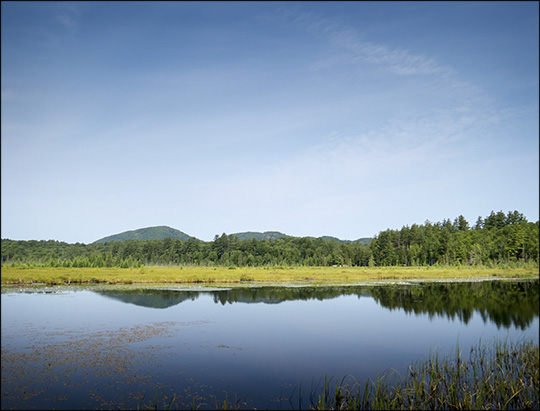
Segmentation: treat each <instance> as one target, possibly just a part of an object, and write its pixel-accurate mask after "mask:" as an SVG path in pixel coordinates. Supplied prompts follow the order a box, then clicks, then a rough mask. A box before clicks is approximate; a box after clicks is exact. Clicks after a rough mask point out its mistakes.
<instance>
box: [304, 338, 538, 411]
mask: <svg viewBox="0 0 540 411" xmlns="http://www.w3.org/2000/svg"><path fill="white" fill-rule="evenodd" d="M456 351H457V352H456V356H455V357H454V358H449V357H447V358H444V359H440V358H439V357H438V355H437V354H431V356H430V357H429V358H428V359H426V360H423V361H420V362H419V363H418V364H415V365H411V366H409V372H408V375H406V376H404V377H401V376H399V374H397V373H396V372H393V373H389V372H387V373H385V374H383V375H382V376H380V377H379V378H378V379H377V380H376V381H368V382H367V383H366V385H365V387H360V385H359V384H358V383H356V382H355V383H353V384H344V383H343V381H342V383H341V384H336V386H335V389H333V390H331V389H330V384H329V382H328V380H326V381H325V387H324V390H323V392H322V393H320V394H319V396H318V397H317V402H316V403H312V404H311V406H310V409H315V410H338V409H339V410H354V409H363V410H376V409H384V410H408V409H415V410H445V409H464V410H478V409H497V410H503V409H514V410H515V409H538V408H539V405H540V402H539V387H540V385H539V379H540V378H539V349H538V344H533V343H532V342H522V343H520V344H516V345H512V344H508V342H504V343H502V342H500V341H498V342H495V343H494V344H493V345H482V344H481V342H479V343H478V344H477V345H476V346H473V347H472V348H471V351H470V353H469V356H468V357H464V356H463V355H462V353H461V352H460V350H459V346H458V347H457V349H456ZM392 375H393V377H394V382H393V383H390V380H391V376H392Z"/></svg>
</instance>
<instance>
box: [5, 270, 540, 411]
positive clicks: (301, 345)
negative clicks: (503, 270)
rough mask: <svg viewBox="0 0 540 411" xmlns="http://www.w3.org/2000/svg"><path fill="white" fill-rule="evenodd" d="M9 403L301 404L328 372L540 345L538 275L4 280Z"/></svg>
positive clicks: (352, 376)
mask: <svg viewBox="0 0 540 411" xmlns="http://www.w3.org/2000/svg"><path fill="white" fill-rule="evenodd" d="M1 315H2V409H53V408H54V409H66V410H67V409H144V408H145V407H148V404H149V403H151V404H152V408H160V409H167V408H173V409H177V408H178V409H192V408H197V409H220V408H224V404H229V406H230V407H231V406H232V407H238V408H242V409H299V408H304V409H305V408H309V407H310V406H313V405H315V403H316V402H317V398H318V395H319V394H320V393H321V392H323V391H324V390H325V388H328V381H332V382H333V383H334V382H339V381H343V380H344V379H346V380H347V381H354V382H355V383H357V384H358V385H359V386H362V385H365V384H366V382H369V381H374V380H376V379H377V378H378V376H380V375H382V374H383V373H388V372H390V373H392V374H393V375H395V376H405V375H407V373H408V372H409V370H410V369H409V366H410V365H411V364H413V363H415V362H417V361H419V360H422V359H425V358H428V356H429V355H431V354H436V355H441V356H446V355H451V354H453V353H455V352H456V350H458V351H460V352H462V353H463V355H464V356H466V355H468V354H469V353H470V352H473V351H474V347H476V346H477V345H478V344H480V343H488V344H491V343H495V344H497V343H498V342H502V343H507V342H508V343H511V344H514V343H516V344H519V343H521V342H528V341H531V342H532V343H533V344H536V346H537V345H538V332H539V282H538V279H482V280H479V281H455V280H451V279H449V280H445V281H433V280H430V281H419V280H400V281H394V282H389V281H376V282H374V281H371V282H365V283H354V284H339V285H338V284H334V285H328V284H307V283H305V282H302V283H293V282H291V283H288V285H286V286H284V285H283V284H258V283H247V284H246V283H241V284H240V283H239V284H219V283H212V284H208V283H206V284H133V285H102V284H94V285H91V284H86V285H71V286H66V285H62V286H38V285H34V286H22V285H11V286H8V285H2V312H1Z"/></svg>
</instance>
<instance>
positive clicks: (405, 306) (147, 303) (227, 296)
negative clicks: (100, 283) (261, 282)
mask: <svg viewBox="0 0 540 411" xmlns="http://www.w3.org/2000/svg"><path fill="white" fill-rule="evenodd" d="M95 292H96V293H99V294H100V295H103V296H106V297H109V298H112V299H115V300H118V301H122V302H124V303H129V304H135V305H138V306H143V307H150V308H161V309H163V308H168V307H172V306H174V305H177V304H180V303H182V302H184V301H187V300H195V299H197V298H198V297H199V296H200V295H202V294H206V295H212V296H213V299H214V302H215V303H216V304H222V305H225V304H227V303H229V304H232V303H247V304H253V303H264V304H279V303H281V302H284V301H301V300H303V301H307V300H320V301H322V300H328V299H332V298H338V297H341V296H346V295H356V296H357V297H358V298H361V297H362V298H373V299H374V300H375V301H376V302H377V303H378V304H380V305H381V306H382V307H385V308H387V309H389V310H394V309H396V310H398V309H399V310H404V311H405V312H407V313H411V314H415V315H419V314H428V315H429V316H430V317H434V316H441V317H448V318H450V319H459V320H460V321H462V322H464V323H465V324H467V323H468V322H469V321H470V319H471V318H472V316H473V313H474V312H475V311H476V312H478V313H479V314H480V316H481V317H482V319H483V320H484V322H487V321H492V322H494V323H495V324H496V325H497V326H498V327H505V328H509V327H511V326H515V327H518V328H521V329H524V328H526V327H527V326H528V325H529V324H530V323H531V321H532V320H533V319H534V318H535V317H537V316H538V315H539V311H540V308H539V281H538V280H532V281H480V282H457V283H440V282H439V283H419V284H408V285H376V286H373V285H371V286H365V285H364V286H335V287H240V288H232V289H225V290H215V289H214V290H196V291H195V290H193V291H192V290H159V289H145V288H137V289H122V290H120V289H112V290H99V291H97V290H96V291H95Z"/></svg>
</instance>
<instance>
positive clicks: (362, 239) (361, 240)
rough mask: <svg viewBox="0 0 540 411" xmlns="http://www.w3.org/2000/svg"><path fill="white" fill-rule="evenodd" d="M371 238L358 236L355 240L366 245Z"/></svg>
mask: <svg viewBox="0 0 540 411" xmlns="http://www.w3.org/2000/svg"><path fill="white" fill-rule="evenodd" d="M371 240H373V238H371V237H362V238H359V239H358V240H355V241H356V242H359V243H360V244H362V245H368V244H369V243H371Z"/></svg>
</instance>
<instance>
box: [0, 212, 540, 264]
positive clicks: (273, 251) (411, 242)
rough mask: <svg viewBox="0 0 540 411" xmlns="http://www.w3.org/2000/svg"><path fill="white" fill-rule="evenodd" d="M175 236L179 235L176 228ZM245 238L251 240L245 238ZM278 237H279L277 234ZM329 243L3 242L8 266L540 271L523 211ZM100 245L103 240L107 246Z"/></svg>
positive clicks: (535, 230) (534, 232)
mask: <svg viewBox="0 0 540 411" xmlns="http://www.w3.org/2000/svg"><path fill="white" fill-rule="evenodd" d="M171 230H172V229H171ZM244 234H246V233H244ZM274 234H275V233H274ZM327 239H328V238H322V237H320V238H310V237H302V238H298V237H282V238H277V239H271V240H269V239H261V240H257V239H255V238H252V239H245V240H241V239H239V238H238V237H237V236H235V235H227V234H225V233H223V234H222V235H221V236H218V235H216V236H215V238H214V240H213V241H210V242H204V241H200V240H198V239H196V238H194V237H190V238H188V239H187V240H185V239H184V240H182V239H172V238H164V239H162V240H157V239H155V240H136V239H129V240H124V241H108V242H96V243H92V244H88V245H85V244H80V243H76V244H67V243H63V242H58V241H52V240H50V241H14V240H9V239H3V240H2V267H6V266H13V267H16V266H26V267H28V266H32V267H36V266H41V267H64V268H102V267H108V268H113V267H118V268H138V267H140V266H142V265H145V266H156V265H166V266H200V267H279V266H293V267H300V266H306V267H331V266H344V267H386V266H414V267H426V266H449V265H450V266H456V267H459V266H487V267H490V268H493V267H496V266H500V265H506V266H511V267H526V268H531V267H535V268H538V261H539V222H538V221H537V222H536V223H532V222H528V221H527V219H526V218H525V217H524V216H523V215H522V214H520V213H518V212H517V211H514V212H508V213H507V214H504V213H503V212H502V211H499V212H498V213H494V212H492V213H491V215H490V216H488V217H486V218H485V219H482V218H480V217H479V218H478V221H477V222H476V224H475V226H474V227H473V228H469V223H468V222H467V221H466V220H465V219H464V218H463V216H459V217H458V218H456V219H455V220H454V222H453V223H452V222H450V220H444V221H443V222H442V223H431V222H429V221H426V222H425V224H424V225H416V224H413V225H412V226H411V227H409V226H405V227H403V228H402V229H401V230H386V231H382V232H380V233H379V235H378V236H375V238H373V240H372V241H371V242H369V244H365V243H363V242H361V241H360V240H358V241H355V242H348V243H347V242H338V241H326V240H327ZM100 241H101V240H100Z"/></svg>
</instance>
